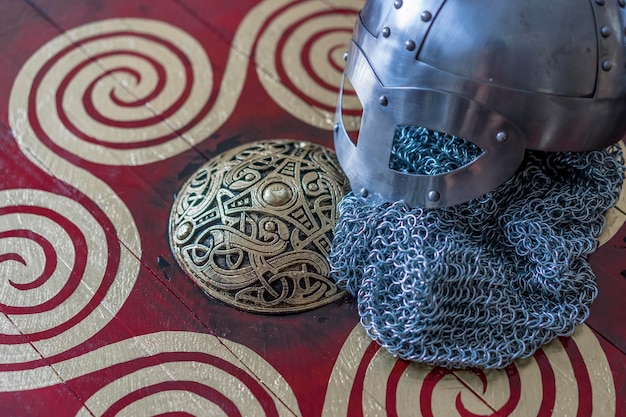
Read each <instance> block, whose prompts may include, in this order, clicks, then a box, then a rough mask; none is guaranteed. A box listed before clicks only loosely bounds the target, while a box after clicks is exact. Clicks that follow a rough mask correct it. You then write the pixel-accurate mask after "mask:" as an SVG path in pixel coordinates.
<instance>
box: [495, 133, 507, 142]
mask: <svg viewBox="0 0 626 417" xmlns="http://www.w3.org/2000/svg"><path fill="white" fill-rule="evenodd" d="M496 140H497V141H498V142H499V143H504V142H506V141H507V140H509V134H508V133H506V132H505V131H504V130H501V131H499V132H498V133H496Z"/></svg>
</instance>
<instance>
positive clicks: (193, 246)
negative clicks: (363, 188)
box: [169, 140, 349, 314]
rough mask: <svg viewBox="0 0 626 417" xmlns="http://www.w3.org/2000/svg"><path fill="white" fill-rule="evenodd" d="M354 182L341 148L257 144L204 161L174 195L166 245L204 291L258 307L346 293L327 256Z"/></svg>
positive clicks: (309, 305) (308, 303) (279, 309)
mask: <svg viewBox="0 0 626 417" xmlns="http://www.w3.org/2000/svg"><path fill="white" fill-rule="evenodd" d="M348 190H349V185H348V180H347V178H346V177H345V175H344V174H343V171H342V170H341V168H340V166H339V163H338V162H337V159H336V156H335V154H334V153H333V152H332V151H330V150H328V149H326V148H324V147H322V146H319V145H315V144H312V143H308V142H301V141H288V140H269V141H259V142H254V143H250V144H246V145H242V146H238V147H236V148H233V149H231V150H229V151H227V152H224V153H222V154H220V155H218V156H217V157H215V158H213V159H211V160H210V161H208V162H206V163H205V164H204V165H203V166H202V167H200V169H198V170H197V171H196V172H195V173H194V174H193V175H192V176H191V178H189V179H188V180H187V182H186V183H185V184H184V186H183V187H182V189H181V190H180V192H179V193H178V195H177V197H176V200H175V202H174V205H173V207H172V211H171V213H170V220H169V238H170V246H171V248H172V251H173V253H174V256H175V258H176V260H177V262H178V263H179V265H180V266H181V267H182V269H183V270H184V271H185V272H186V274H187V275H188V276H189V277H191V278H192V279H193V280H194V281H195V282H196V283H197V284H198V285H199V286H200V287H201V288H202V289H203V290H204V291H205V292H206V293H208V294H209V295H211V296H213V297H215V298H217V299H219V300H221V301H223V302H225V303H226V304H228V305H231V306H233V307H236V308H239V309H242V310H246V311H250V312H256V313H270V314H281V313H293V312H299V311H304V310H309V309H313V308H316V307H319V306H322V305H324V304H327V303H330V302H332V301H335V300H337V299H339V298H340V297H342V296H343V295H344V293H343V292H342V291H339V290H338V289H337V287H336V285H335V283H334V282H333V281H332V280H331V279H330V278H329V272H330V266H329V263H328V260H327V257H328V254H329V251H330V247H331V243H332V239H333V231H334V227H335V222H336V220H337V204H338V203H339V201H340V200H341V198H342V197H343V196H344V195H345V194H346V193H347V192H348Z"/></svg>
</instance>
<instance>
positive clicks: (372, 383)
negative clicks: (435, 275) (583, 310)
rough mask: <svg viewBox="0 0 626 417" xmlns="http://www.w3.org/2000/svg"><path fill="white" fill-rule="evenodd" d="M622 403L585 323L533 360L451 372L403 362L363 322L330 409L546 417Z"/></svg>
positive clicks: (335, 376) (331, 391)
mask: <svg viewBox="0 0 626 417" xmlns="http://www.w3.org/2000/svg"><path fill="white" fill-rule="evenodd" d="M590 363H594V367H593V368H590V367H589V366H588V364H590ZM346 370H349V371H346ZM346 372H348V373H350V375H349V376H347V375H346ZM346 378H349V379H351V380H352V384H346V383H345V381H346ZM346 385H349V386H348V388H346ZM615 402H616V397H615V387H614V383H613V379H612V375H611V371H610V368H609V365H608V361H607V359H606V356H605V355H604V352H603V350H602V348H601V346H600V344H599V342H598V340H597V339H596V337H595V335H594V334H593V332H592V331H591V330H590V329H589V328H588V327H586V326H584V325H583V326H581V327H579V328H578V329H577V331H576V332H575V333H574V335H573V337H572V338H562V339H559V340H556V341H554V342H552V343H551V344H549V345H547V346H544V347H543V348H542V349H541V350H539V351H538V352H537V353H536V354H535V356H534V357H533V358H530V359H527V360H523V361H518V362H516V363H515V364H514V365H511V366H509V367H508V368H506V369H504V370H489V371H483V370H468V371H450V370H445V369H441V368H432V367H430V366H426V365H423V364H418V363H410V362H405V361H401V360H397V359H396V358H394V357H392V356H391V355H390V354H388V353H387V352H386V351H385V350H384V349H381V348H380V347H379V346H378V345H376V344H375V343H374V342H371V341H369V340H368V338H367V336H366V334H365V332H364V331H363V330H362V329H361V328H360V326H357V327H356V328H355V330H353V332H352V334H351V335H350V336H349V338H348V339H347V341H346V343H345V344H344V346H343V348H342V351H341V353H340V355H339V358H338V360H337V365H336V366H335V369H334V370H333V373H332V375H331V379H330V382H329V385H328V391H327V393H326V401H325V405H324V415H325V416H331V415H350V416H367V415H378V414H377V413H382V412H386V413H387V415H389V416H415V415H418V416H422V417H438V416H460V417H479V416H481V417H482V416H499V417H502V416H511V417H513V416H519V417H521V416H537V417H547V416H551V415H552V411H553V410H559V412H560V413H563V415H575V416H580V417H583V416H584V417H591V416H598V415H600V414H598V413H606V414H601V415H614V414H615ZM594 404H602V408H601V409H599V408H598V407H594ZM416 413H417V414H416Z"/></svg>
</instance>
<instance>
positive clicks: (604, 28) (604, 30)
mask: <svg viewBox="0 0 626 417" xmlns="http://www.w3.org/2000/svg"><path fill="white" fill-rule="evenodd" d="M611 32H612V30H611V28H610V27H608V26H602V29H600V33H601V34H602V36H603V37H605V38H608V37H609V36H611Z"/></svg>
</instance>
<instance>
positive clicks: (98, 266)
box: [0, 189, 138, 366]
mask: <svg viewBox="0 0 626 417" xmlns="http://www.w3.org/2000/svg"><path fill="white" fill-rule="evenodd" d="M109 229H111V224H110V222H109V220H108V218H107V216H106V215H104V213H102V212H98V210H97V209H96V208H95V207H89V209H88V208H87V207H85V206H84V205H82V204H80V203H78V202H77V201H75V200H72V199H70V198H67V197H63V196H60V195H57V194H52V193H49V192H46V191H40V190H33V189H19V190H5V191H0V277H1V279H0V311H2V313H4V315H3V316H2V319H0V321H4V325H1V324H0V366H2V365H8V364H18V363H22V364H24V363H30V366H38V362H37V360H38V355H34V351H33V349H32V346H31V345H30V344H29V343H26V342H25V341H24V337H23V336H27V337H28V340H29V341H30V342H32V344H33V345H34V346H35V347H36V349H37V350H38V351H39V353H40V354H42V355H44V356H46V357H50V356H53V355H55V354H57V353H61V352H64V351H66V350H68V349H71V348H72V347H74V346H77V345H78V344H80V343H82V342H84V341H85V340H87V339H88V338H90V337H91V336H93V335H94V334H95V333H96V332H97V331H98V330H100V329H102V327H104V325H105V324H106V323H108V322H109V321H110V320H111V319H112V318H113V317H114V316H115V314H116V313H117V311H119V309H120V308H121V306H122V304H123V302H124V301H125V299H126V298H127V297H128V293H129V292H130V289H131V288H132V286H133V285H134V281H135V278H136V273H137V270H138V262H137V261H136V260H135V259H134V258H133V257H131V256H128V254H126V253H125V252H123V251H122V249H121V247H120V243H119V241H118V240H117V238H116V237H115V236H114V235H112V234H111V233H107V232H106V230H109ZM120 263H121V264H122V266H123V268H124V271H123V272H122V271H120V270H119V268H120ZM17 329H19V332H18V331H17ZM33 361H34V362H33ZM31 362H32V363H31Z"/></svg>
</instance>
